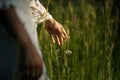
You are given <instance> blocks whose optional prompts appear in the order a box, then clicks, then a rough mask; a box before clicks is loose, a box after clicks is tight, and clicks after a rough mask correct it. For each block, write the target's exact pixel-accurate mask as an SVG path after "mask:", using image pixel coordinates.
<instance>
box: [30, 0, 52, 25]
mask: <svg viewBox="0 0 120 80" xmlns="http://www.w3.org/2000/svg"><path fill="white" fill-rule="evenodd" d="M29 5H30V8H31V10H32V14H33V21H34V22H35V23H37V24H38V23H42V22H43V21H45V20H48V19H50V18H52V16H51V15H50V14H49V13H48V11H47V10H46V9H45V8H44V7H43V5H42V4H41V3H40V1H39V0H30V4H29Z"/></svg>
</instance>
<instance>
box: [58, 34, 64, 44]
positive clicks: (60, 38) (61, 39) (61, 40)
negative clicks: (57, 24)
mask: <svg viewBox="0 0 120 80" xmlns="http://www.w3.org/2000/svg"><path fill="white" fill-rule="evenodd" d="M59 41H60V45H63V37H62V35H59Z"/></svg>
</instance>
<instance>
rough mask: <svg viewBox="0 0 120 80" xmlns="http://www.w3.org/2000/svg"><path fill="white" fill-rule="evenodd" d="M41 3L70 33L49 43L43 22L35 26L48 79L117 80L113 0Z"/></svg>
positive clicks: (119, 62) (119, 66)
mask: <svg viewBox="0 0 120 80" xmlns="http://www.w3.org/2000/svg"><path fill="white" fill-rule="evenodd" d="M41 3H42V4H43V5H44V6H45V7H46V8H47V9H48V11H49V12H50V14H52V16H53V17H54V18H55V19H56V20H57V21H59V22H60V23H61V24H62V25H63V26H64V28H65V29H66V31H67V33H68V34H69V36H70V39H69V40H68V41H65V44H64V45H63V46H58V45H55V44H52V43H51V40H50V36H49V35H48V33H47V31H46V30H45V28H44V23H43V24H41V25H39V27H38V36H39V45H40V49H41V51H42V53H43V59H44V61H45V63H46V67H47V70H48V75H49V77H50V79H51V80H120V38H119V37H120V36H119V33H118V32H119V31H118V29H119V22H120V19H119V9H118V8H117V6H114V0H76V1H75V0H41ZM118 3H120V2H119V0H118Z"/></svg>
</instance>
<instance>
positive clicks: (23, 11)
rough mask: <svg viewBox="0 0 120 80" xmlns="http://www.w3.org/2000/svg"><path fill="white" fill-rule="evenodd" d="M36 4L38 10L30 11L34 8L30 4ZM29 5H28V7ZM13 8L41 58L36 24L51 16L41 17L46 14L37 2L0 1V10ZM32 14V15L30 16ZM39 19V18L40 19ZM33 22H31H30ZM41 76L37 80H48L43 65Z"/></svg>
mask: <svg viewBox="0 0 120 80" xmlns="http://www.w3.org/2000/svg"><path fill="white" fill-rule="evenodd" d="M36 3H37V4H38V5H39V6H40V8H37V9H38V11H37V10H36V11H35V12H34V11H31V9H32V8H30V7H35V6H33V5H32V4H35V5H36ZM29 4H30V5H29ZM11 5H12V6H13V7H15V10H16V13H17V15H18V17H19V19H20V20H21V22H22V23H23V24H24V27H25V29H26V31H27V32H28V34H29V37H30V38H31V40H32V42H33V44H34V46H35V47H36V49H37V51H38V52H39V55H40V57H42V54H41V51H40V49H39V46H38V40H37V30H36V27H37V23H36V22H38V23H40V22H43V21H44V20H46V19H49V18H51V17H52V16H51V15H49V13H47V16H46V17H45V16H44V17H42V14H44V12H46V10H45V8H44V7H43V6H42V5H41V4H40V3H39V1H38V0H0V9H8V8H9V7H10V6H11ZM39 12H40V13H41V12H42V13H41V14H40V15H39V19H38V14H39ZM32 13H34V14H33V15H32ZM40 17H41V18H40ZM32 20H33V21H32ZM43 67H44V68H43V74H42V76H41V78H40V79H39V80H49V78H48V77H47V74H46V68H45V65H43Z"/></svg>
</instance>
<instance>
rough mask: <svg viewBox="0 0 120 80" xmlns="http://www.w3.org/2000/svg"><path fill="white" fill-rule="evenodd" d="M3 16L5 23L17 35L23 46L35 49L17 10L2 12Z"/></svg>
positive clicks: (10, 9) (11, 9)
mask: <svg viewBox="0 0 120 80" xmlns="http://www.w3.org/2000/svg"><path fill="white" fill-rule="evenodd" d="M1 15H2V18H3V23H4V24H5V25H7V27H8V28H9V29H11V30H12V31H13V32H14V33H15V35H16V37H17V38H18V39H19V40H20V42H21V43H22V45H23V46H24V47H33V43H32V41H31V39H30V37H29V35H28V33H27V31H26V30H25V28H24V25H23V24H22V23H21V21H20V20H19V18H18V16H17V14H16V12H15V9H14V8H12V7H10V8H9V9H7V10H4V11H3V10H2V12H1Z"/></svg>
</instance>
